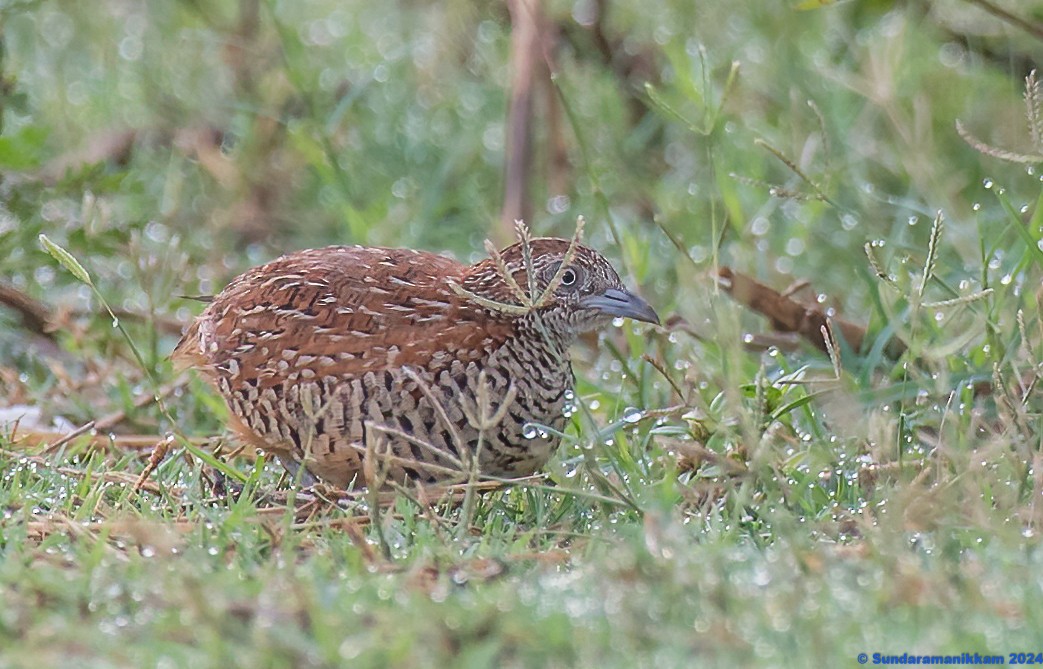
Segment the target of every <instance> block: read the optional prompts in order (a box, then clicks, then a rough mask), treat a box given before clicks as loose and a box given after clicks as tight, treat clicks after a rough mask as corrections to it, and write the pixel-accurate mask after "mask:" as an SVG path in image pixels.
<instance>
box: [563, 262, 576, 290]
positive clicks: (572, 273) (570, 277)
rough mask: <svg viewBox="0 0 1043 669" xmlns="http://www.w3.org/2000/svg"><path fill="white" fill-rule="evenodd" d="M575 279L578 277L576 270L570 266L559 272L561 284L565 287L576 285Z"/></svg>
mask: <svg viewBox="0 0 1043 669" xmlns="http://www.w3.org/2000/svg"><path fill="white" fill-rule="evenodd" d="M577 279H579V277H578V276H577V275H576V270H574V269H572V268H571V267H569V268H568V269H566V270H565V271H564V272H562V273H561V285H563V286H565V287H566V288H569V287H571V286H574V285H576V280H577Z"/></svg>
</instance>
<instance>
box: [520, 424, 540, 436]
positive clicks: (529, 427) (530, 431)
mask: <svg viewBox="0 0 1043 669" xmlns="http://www.w3.org/2000/svg"><path fill="white" fill-rule="evenodd" d="M539 432H540V431H539V430H537V429H536V426H535V425H533V424H532V423H526V424H525V425H524V426H522V436H523V437H525V438H526V439H535V438H536V435H537V434H539Z"/></svg>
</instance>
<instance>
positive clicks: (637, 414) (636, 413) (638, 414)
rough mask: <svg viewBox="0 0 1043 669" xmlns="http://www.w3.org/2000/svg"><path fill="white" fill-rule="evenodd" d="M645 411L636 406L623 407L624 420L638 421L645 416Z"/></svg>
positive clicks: (629, 421)
mask: <svg viewBox="0 0 1043 669" xmlns="http://www.w3.org/2000/svg"><path fill="white" fill-rule="evenodd" d="M644 415H645V414H644V412H643V411H641V410H640V409H638V408H635V407H627V408H626V409H623V420H624V421H626V422H627V423H636V422H637V421H639V420H641V419H642V418H643V417H644Z"/></svg>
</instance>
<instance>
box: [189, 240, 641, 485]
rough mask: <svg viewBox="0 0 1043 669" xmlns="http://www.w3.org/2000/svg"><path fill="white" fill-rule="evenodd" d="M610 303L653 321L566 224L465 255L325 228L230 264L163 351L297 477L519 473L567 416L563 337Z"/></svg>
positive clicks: (598, 323) (553, 440) (544, 454)
mask: <svg viewBox="0 0 1043 669" xmlns="http://www.w3.org/2000/svg"><path fill="white" fill-rule="evenodd" d="M530 275H531V277H530ZM621 316H622V317H629V318H633V319H636V320H640V321H646V322H650V323H658V322H659V318H658V316H657V315H656V313H655V311H654V310H653V309H652V308H651V307H650V306H649V305H648V304H647V303H646V302H645V301H644V300H642V299H641V298H640V297H638V296H637V295H635V294H634V293H632V292H630V291H628V290H627V289H626V288H625V287H624V286H623V284H622V282H621V281H620V278H619V275H618V274H617V273H616V271H615V270H614V269H613V268H612V266H611V265H610V264H609V262H608V261H607V260H606V259H605V258H604V257H603V256H602V255H601V254H600V253H598V252H597V251H595V250H593V249H591V248H589V247H586V246H582V245H578V244H575V243H574V242H573V243H571V244H570V242H569V241H568V240H564V239H553V238H538V239H525V240H524V241H523V242H522V243H519V244H514V245H512V246H509V247H507V248H506V249H504V250H502V251H500V252H499V254H498V257H494V258H488V259H485V260H482V261H480V262H478V263H476V264H474V265H470V266H468V265H463V264H461V263H458V262H456V261H455V260H452V259H450V258H446V257H444V256H440V255H436V254H433V253H427V252H423V251H413V250H406V249H389V248H366V247H361V246H351V247H348V246H332V247H327V248H321V249H311V250H306V251H300V252H297V253H291V254H289V255H285V256H283V257H281V258H278V259H276V260H273V261H272V262H270V263H268V264H266V265H262V266H260V267H256V268H254V269H251V270H249V271H247V272H245V273H244V274H242V275H240V276H239V277H237V278H235V279H234V280H233V281H232V282H231V283H230V284H229V285H228V286H227V287H226V288H225V289H224V290H223V291H222V292H221V293H220V294H218V295H217V296H216V297H214V299H213V301H212V302H210V304H209V305H207V307H206V309H205V310H204V311H203V313H202V314H201V315H200V316H199V317H198V318H196V320H195V321H194V322H193V323H192V324H191V325H190V326H189V328H188V330H187V332H186V333H185V335H184V337H183V338H182V339H181V341H180V342H179V343H178V345H177V347H176V348H175V349H174V353H173V356H172V357H173V358H174V360H175V362H176V363H178V364H179V366H182V367H195V368H197V369H199V370H200V371H201V372H202V374H203V375H204V376H205V377H206V379H207V380H208V381H209V382H210V383H211V385H213V386H214V388H215V389H216V390H217V391H218V392H219V393H220V394H221V396H222V397H223V398H224V400H225V401H226V403H227V404H228V408H229V410H230V423H231V427H232V429H233V430H234V431H235V432H236V433H238V435H239V436H240V437H241V438H242V439H243V440H245V442H246V443H248V444H251V445H253V446H256V447H258V448H261V449H262V450H263V451H265V452H267V453H271V454H273V455H275V456H277V457H278V459H279V460H280V461H281V462H282V463H283V464H284V465H285V466H286V467H287V469H289V470H290V471H291V472H296V471H297V469H298V468H299V467H300V466H301V465H303V466H304V468H305V472H302V475H305V474H306V476H304V478H305V480H309V481H310V480H311V479H312V478H314V479H318V480H322V481H324V482H327V483H329V484H332V485H335V486H338V487H348V486H350V485H353V484H354V485H365V484H368V483H372V482H373V481H370V480H369V479H379V480H382V481H387V480H403V479H406V478H413V479H418V480H421V481H425V482H434V481H452V480H460V479H462V478H464V477H466V475H467V472H468V471H469V470H470V468H471V466H472V464H474V465H476V466H477V469H478V471H480V472H481V473H482V474H484V475H488V476H495V477H517V476H525V475H528V474H532V473H533V472H535V471H537V470H538V469H540V468H541V467H542V466H543V465H544V464H545V463H546V462H547V460H548V459H550V457H551V455H552V454H553V451H554V448H555V447H556V446H557V444H558V437H557V436H556V435H558V434H560V432H561V431H562V430H563V429H564V428H565V425H566V421H567V418H566V416H567V414H569V413H570V412H569V410H568V408H567V405H568V404H569V403H570V402H571V400H572V383H573V374H572V367H571V361H570V358H569V346H570V345H571V344H572V343H573V342H574V341H575V339H576V337H577V336H578V335H579V334H581V333H583V332H585V331H589V330H592V329H596V328H599V327H603V326H605V325H607V324H608V323H610V322H611V321H612V319H614V318H617V317H621Z"/></svg>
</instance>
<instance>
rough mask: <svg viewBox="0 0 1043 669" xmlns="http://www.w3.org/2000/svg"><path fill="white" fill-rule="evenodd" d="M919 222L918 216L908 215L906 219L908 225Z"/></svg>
mask: <svg viewBox="0 0 1043 669" xmlns="http://www.w3.org/2000/svg"><path fill="white" fill-rule="evenodd" d="M919 222H920V217H919V216H910V217H909V221H908V223H909V225H916V224H917V223H919Z"/></svg>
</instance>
